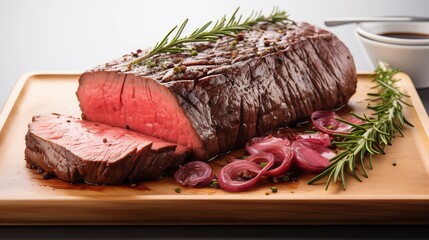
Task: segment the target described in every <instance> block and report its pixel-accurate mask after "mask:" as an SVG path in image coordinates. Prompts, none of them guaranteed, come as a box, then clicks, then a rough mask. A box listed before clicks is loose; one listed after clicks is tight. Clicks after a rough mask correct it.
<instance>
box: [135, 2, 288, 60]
mask: <svg viewBox="0 0 429 240" xmlns="http://www.w3.org/2000/svg"><path fill="white" fill-rule="evenodd" d="M239 9H240V8H237V9H236V10H235V11H234V13H233V14H232V16H231V17H230V18H229V19H227V18H226V16H223V17H222V18H221V19H220V20H218V21H216V23H215V24H214V26H213V27H212V29H211V30H208V31H206V30H207V29H208V27H209V26H210V25H211V24H212V21H210V22H207V23H206V24H204V25H203V26H202V27H200V28H197V29H196V30H195V31H194V32H193V33H191V34H190V35H189V36H185V37H181V35H182V32H183V30H184V29H185V27H186V24H187V23H188V19H186V20H185V21H184V22H183V23H182V25H180V27H179V28H177V27H178V26H175V27H174V28H173V29H171V30H170V31H169V32H168V33H167V35H166V36H165V37H164V38H163V39H162V40H161V41H160V42H158V43H157V44H156V45H155V47H154V48H153V49H152V50H151V51H150V52H149V53H147V54H145V55H143V56H142V57H139V58H137V59H135V60H134V61H133V62H132V63H131V65H136V64H138V63H140V62H142V61H144V60H146V59H148V58H151V57H153V56H155V55H157V54H159V53H178V52H184V51H190V50H192V49H190V48H189V47H187V46H185V45H184V44H185V43H195V42H210V41H216V40H218V39H219V38H221V37H223V36H234V34H236V33H238V32H240V31H243V30H248V29H249V28H250V27H251V26H253V25H255V24H257V23H260V22H272V23H275V22H285V21H290V20H289V18H288V15H287V13H286V11H283V10H279V9H278V8H277V7H275V8H274V9H273V11H272V12H271V14H270V15H269V16H267V17H265V16H264V15H262V11H259V12H252V13H251V15H250V16H249V17H248V18H246V19H245V20H244V21H241V19H242V16H239V17H237V16H236V15H237V12H238V10H239ZM176 29H177V31H176V32H175V30H176ZM174 32H175V35H174V37H173V38H172V39H171V40H170V36H171V35H172V34H173V33H174Z"/></svg>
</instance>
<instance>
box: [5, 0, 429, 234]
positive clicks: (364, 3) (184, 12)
mask: <svg viewBox="0 0 429 240" xmlns="http://www.w3.org/2000/svg"><path fill="white" fill-rule="evenodd" d="M238 6H240V7H241V11H240V12H241V13H243V14H244V15H247V14H249V13H250V12H251V11H252V10H254V9H256V10H258V9H262V10H264V12H269V11H271V9H272V8H273V6H279V7H280V8H281V9H285V10H287V11H288V12H289V13H290V16H291V18H292V19H294V20H296V21H308V22H311V23H314V24H316V25H319V26H323V21H324V20H325V19H326V18H328V17H345V16H380V15H415V16H426V17H429V1H425V0H377V1H375V0H359V1H351V0H326V1H321V0H300V1H297V0H295V1H293V0H283V1H280V0H278V1H275V0H264V1H262V0H260V1H257V0H247V1H246V0H235V1H232V0H229V1H228V0H217V1H215V0H211V1H202V0H192V1H191V0H189V1H186V0H182V1H173V0H157V1H154V0H152V1H142V0H140V1H137V0H123V1H113V0H90V1H84V0H74V1H68V0H0V109H1V108H2V106H3V104H4V103H5V101H6V99H7V97H8V95H9V93H10V91H11V90H12V87H13V86H14V84H15V83H16V81H17V80H18V78H19V77H20V76H21V75H22V74H24V73H26V72H31V71H84V70H86V69H89V68H92V67H93V66H95V65H98V64H100V63H104V62H106V61H108V60H110V59H113V58H116V57H118V56H121V55H122V54H124V53H128V52H130V51H135V50H136V49H138V48H147V47H150V46H152V45H153V44H154V43H156V42H157V41H159V40H160V38H162V37H163V36H164V35H165V33H166V32H167V31H168V30H169V29H170V28H171V27H172V26H174V25H176V24H180V23H181V22H182V21H183V20H184V19H185V18H189V20H190V22H189V25H188V29H187V30H189V31H190V30H192V29H194V28H196V27H198V26H200V25H202V24H203V23H205V22H207V21H209V20H212V19H218V18H219V17H220V16H222V15H223V14H225V13H227V14H230V13H231V12H232V11H233V10H234V9H235V8H236V7H238ZM329 30H330V31H332V32H334V33H335V34H337V35H338V37H339V38H340V39H341V40H343V41H344V42H345V43H346V45H347V46H348V47H349V48H350V50H351V52H352V54H353V56H354V58H355V62H356V66H357V69H358V70H360V71H369V70H372V69H373V67H372V66H371V65H370V63H369V61H368V59H367V56H366V54H365V52H364V50H363V48H362V47H361V46H360V45H359V43H358V42H357V40H356V39H355V38H354V35H353V33H354V30H355V25H346V26H341V27H333V28H329ZM419 93H420V94H421V96H422V99H423V100H424V101H425V102H428V101H429V90H421V91H419ZM428 105H429V104H427V105H426V106H428ZM0 191H1V190H0ZM359 229H360V228H357V229H356V228H355V229H353V228H347V227H346V228H342V230H341V228H340V229H339V232H341V233H343V234H344V235H343V237H342V239H345V238H351V237H353V236H357V237H358V238H359V239H365V238H366V237H367V236H369V237H370V236H371V233H370V232H371V231H372V230H375V231H377V228H376V227H367V228H363V229H364V230H363V231H361V230H359ZM383 229H385V228H381V230H383ZM259 230H260V231H259ZM325 230H326V231H325ZM325 230H323V228H318V227H315V228H314V227H313V228H304V229H303V228H299V227H288V228H286V227H285V228H263V227H254V228H253V227H249V226H248V227H244V228H239V227H237V228H227V227H223V228H222V227H219V228H216V227H215V228H213V227H211V228H194V229H192V228H187V229H185V230H184V229H182V228H178V227H176V228H174V227H172V228H148V227H146V228H109V227H107V228H51V229H50V230H48V229H46V228H0V238H1V237H2V236H3V237H7V238H9V239H30V238H32V236H33V238H37V239H48V238H49V236H50V238H49V239H54V238H56V239H58V238H59V237H62V238H64V239H89V238H91V239H95V238H97V239H103V238H104V239H106V238H108V239H111V238H127V239H131V238H132V239H135V238H138V237H139V238H141V237H144V236H145V235H146V236H147V237H149V238H156V239H159V238H158V237H161V238H163V239H166V238H169V239H174V233H177V234H179V235H180V234H182V237H186V238H192V239H198V238H203V237H204V231H205V233H206V235H207V234H208V233H210V232H211V233H213V234H212V235H211V236H212V237H213V239H214V238H221V237H223V238H226V236H227V233H228V232H231V233H232V234H231V235H230V236H231V237H228V238H227V239H243V238H242V237H240V236H243V237H245V239H252V238H263V237H264V236H266V237H267V238H270V239H275V238H277V237H276V235H277V236H279V238H280V237H288V236H289V237H290V236H292V238H294V239H302V238H301V237H300V236H302V235H304V236H307V238H306V239H324V237H325V236H331V237H332V236H335V234H334V232H335V231H336V229H334V228H332V227H331V228H327V229H325ZM378 230H380V229H378ZM166 231H171V234H169V233H168V232H166ZM192 231H195V234H192ZM223 231H224V232H223ZM237 231H238V232H237ZM241 231H242V233H243V234H242V235H241V234H240V232H241ZM264 231H267V234H266V235H264ZM272 231H275V232H272ZM283 231H284V232H283ZM288 231H289V234H290V233H292V235H288ZM368 231H369V232H368ZM404 231H405V232H404ZM407 231H409V232H408V235H407ZM419 231H420V232H419ZM79 232H82V233H83V235H85V233H87V234H89V235H88V236H92V237H85V236H82V235H80V233H79ZM140 232H141V233H142V234H139V233H140ZM145 232H146V233H148V234H144V233H145ZM276 232H278V234H276ZM326 232H327V233H326ZM348 232H350V233H351V232H354V233H355V234H352V235H350V234H347V233H348ZM32 233H34V234H33V235H32ZM103 233H104V234H103ZM157 233H159V234H157ZM300 233H302V234H300ZM402 233H405V235H403V234H402ZM416 233H418V234H421V233H422V229H421V228H418V229H413V228H410V227H405V228H404V227H402V228H393V229H392V228H390V230H389V234H390V235H389V236H390V238H398V237H401V236H402V237H405V236H408V237H409V238H411V237H413V236H414V237H415V234H416ZM326 234H327V235H326ZM332 234H334V235H332ZM356 234H357V235H356ZM413 234H414V235H413ZM176 236H177V237H180V236H178V235H176ZM207 236H208V237H207V238H208V239H212V238H211V237H210V234H208V235H207ZM373 236H374V235H373ZM377 236H380V237H382V236H385V235H380V234H379V235H377ZM52 237H54V238H52ZM99 237H100V238H99Z"/></svg>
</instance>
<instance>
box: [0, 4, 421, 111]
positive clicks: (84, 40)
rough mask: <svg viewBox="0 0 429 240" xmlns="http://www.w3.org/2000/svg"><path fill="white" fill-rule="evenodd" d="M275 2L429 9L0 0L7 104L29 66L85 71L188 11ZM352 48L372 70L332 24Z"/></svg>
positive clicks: (200, 15)
mask: <svg viewBox="0 0 429 240" xmlns="http://www.w3.org/2000/svg"><path fill="white" fill-rule="evenodd" d="M238 6H240V7H241V10H240V12H241V13H242V14H243V15H245V16H246V15H248V14H250V12H251V11H252V10H259V9H262V10H263V11H264V12H265V13H269V12H270V11H271V9H272V8H273V6H279V7H280V8H281V9H285V10H287V11H288V12H289V14H290V17H291V18H292V19H294V20H296V21H308V22H311V23H314V24H316V25H318V26H323V27H324V24H323V21H324V20H325V19H326V18H328V17H343V16H377V15H416V16H428V17H429V1H425V0H390V1H389V0H378V1H376V0H359V1H351V0H326V1H321V0H301V1H297V0H295V1H293V0H290V1H286V0H285V1H275V0H264V1H256V0H251V1H250V0H249V1H245V0H241V1H238V0H236V1H232V0H229V1H228V0H218V1H215V0H211V1H202V0H188V1H187V0H180V1H179V0H177V1H173V0H156V1H137V0H123V1H119V0H117V1H114V0H87V1H84V0H75V1H68V0H0V108H1V107H2V106H3V104H4V102H5V100H6V99H7V96H8V95H9V93H10V91H11V90H12V87H13V86H14V84H15V82H16V81H17V80H18V78H19V77H20V76H21V75H22V74H24V73H26V72H30V71H84V70H86V69H89V68H92V67H94V66H95V65H98V64H101V63H104V62H106V61H108V60H110V59H113V58H116V57H119V56H122V55H123V54H124V53H128V52H130V51H135V50H136V49H138V48H142V49H144V48H148V47H151V46H153V45H154V44H155V43H156V42H157V41H159V40H160V39H161V38H162V37H163V36H164V35H165V34H166V32H167V31H168V30H170V29H171V28H172V27H173V26H174V25H176V24H180V23H181V22H182V21H183V20H184V19H185V18H189V24H188V28H187V30H188V31H191V30H193V29H195V28H196V27H199V26H201V25H202V24H203V23H205V22H207V21H209V20H213V19H218V18H219V17H220V16H222V15H223V14H228V15H229V14H231V13H232V12H233V11H234V9H235V8H236V7H238ZM329 30H331V31H333V32H334V33H336V34H337V35H338V36H339V38H340V39H342V40H343V41H344V42H345V43H346V45H347V46H348V47H349V48H350V50H351V52H352V54H353V55H354V57H355V61H356V66H357V69H358V70H372V66H371V65H370V63H369V61H368V60H367V57H366V53H365V52H364V51H363V49H362V47H361V46H360V44H359V43H358V42H357V40H356V39H355V37H354V30H355V25H346V26H340V27H332V28H329Z"/></svg>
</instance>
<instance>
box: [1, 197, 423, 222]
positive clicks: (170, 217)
mask: <svg viewBox="0 0 429 240" xmlns="http://www.w3.org/2000/svg"><path fill="white" fill-rule="evenodd" d="M189 206H192V209H193V210H192V211H191V210H190V208H189ZM261 206H263V209H262V210H261ZM363 208H364V209H365V211H364V212H362V209H363ZM106 209H108V210H107V212H106ZM256 209H258V210H256ZM55 212H56V213H58V214H52V213H55ZM232 213H235V214H232ZM365 213H366V214H365ZM338 223H341V224H362V223H366V224H368V223H371V224H373V223H375V224H377V223H378V224H412V223H414V224H417V223H418V224H422V223H429V202H428V201H425V200H406V201H404V200H389V201H381V200H371V199H369V200H362V201H355V200H353V199H349V200H341V201H337V200H323V201H301V200H295V201H288V202H285V201H276V202H272V203H270V204H267V203H266V202H264V201H263V200H260V201H250V202H242V203H240V205H237V203H236V202H234V201H228V200H223V201H215V202H210V204H209V203H207V204H202V203H201V202H199V201H198V200H186V201H183V200H182V201H176V202H175V203H174V204H171V202H169V201H151V202H147V203H145V204H142V203H141V202H139V201H138V200H134V201H130V202H127V203H123V202H120V201H109V202H107V203H106V204H104V205H100V204H98V202H97V201H81V202H73V201H71V202H56V201H49V202H45V201H36V202H34V201H24V202H19V204H16V203H8V202H3V204H2V206H1V207H0V225H166V224H172V225H183V224H192V225H216V224H269V225H273V224H277V225H288V224H338Z"/></svg>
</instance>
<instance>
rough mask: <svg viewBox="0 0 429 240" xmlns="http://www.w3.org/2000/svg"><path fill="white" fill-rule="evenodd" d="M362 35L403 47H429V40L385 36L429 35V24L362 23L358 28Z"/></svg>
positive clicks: (357, 30)
mask: <svg viewBox="0 0 429 240" xmlns="http://www.w3.org/2000/svg"><path fill="white" fill-rule="evenodd" d="M356 32H357V33H359V34H360V35H362V36H364V37H367V38H369V39H372V40H376V41H379V42H384V43H392V44H401V45H429V38H427V39H406V38H394V37H388V36H383V35H382V34H385V33H417V34H424V35H429V22H376V23H360V24H358V26H357V28H356Z"/></svg>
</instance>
